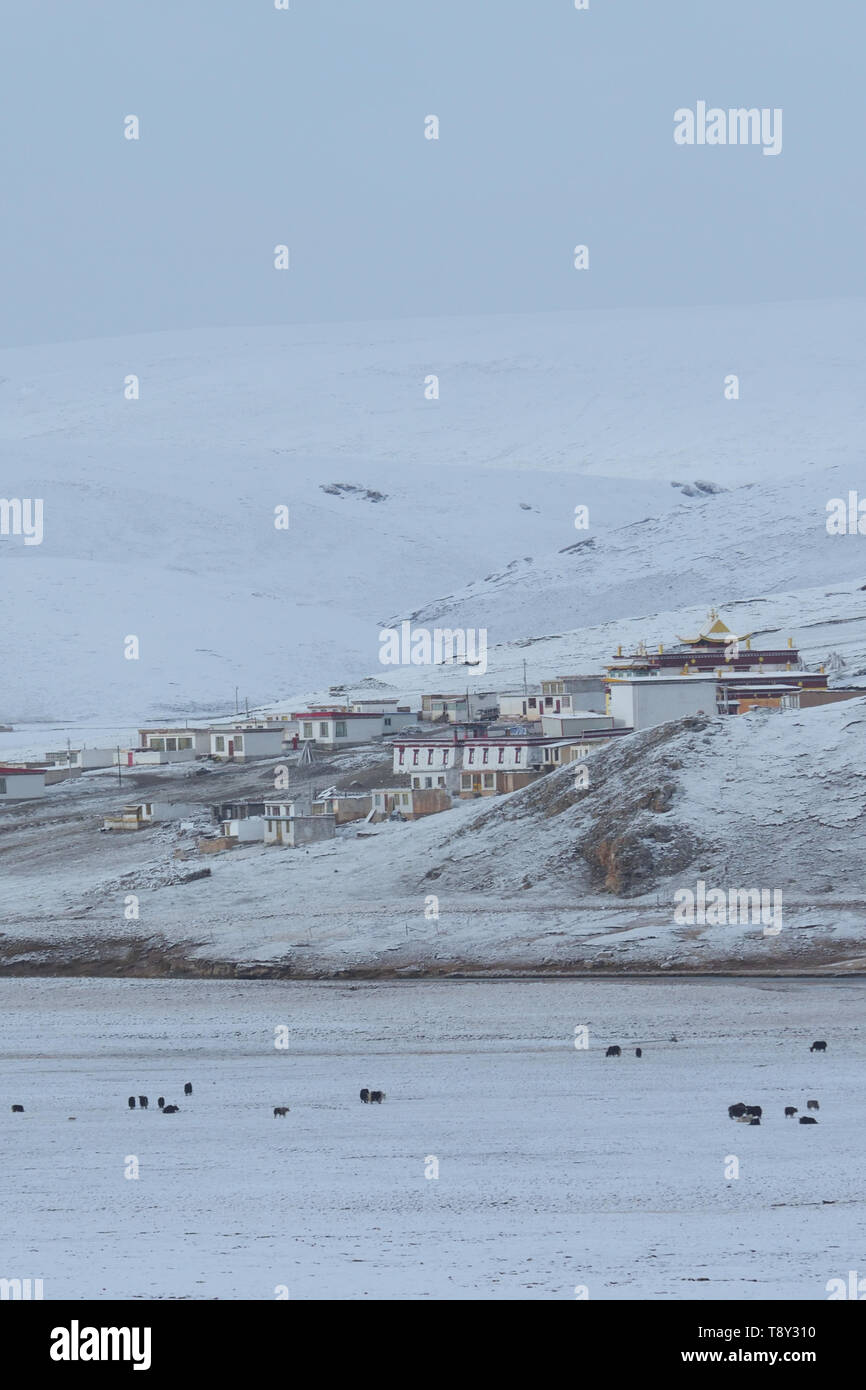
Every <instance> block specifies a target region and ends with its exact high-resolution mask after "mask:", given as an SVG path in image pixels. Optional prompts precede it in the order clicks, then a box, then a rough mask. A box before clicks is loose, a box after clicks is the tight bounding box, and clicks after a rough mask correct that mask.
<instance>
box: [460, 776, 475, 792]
mask: <svg viewBox="0 0 866 1390" xmlns="http://www.w3.org/2000/svg"><path fill="white" fill-rule="evenodd" d="M460 789H461V791H464V792H471V790H472V773H471V772H461V774H460Z"/></svg>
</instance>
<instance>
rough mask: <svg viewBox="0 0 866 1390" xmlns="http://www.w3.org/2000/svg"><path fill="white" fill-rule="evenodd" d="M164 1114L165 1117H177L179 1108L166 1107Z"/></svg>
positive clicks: (173, 1106)
mask: <svg viewBox="0 0 866 1390" xmlns="http://www.w3.org/2000/svg"><path fill="white" fill-rule="evenodd" d="M162 1113H163V1115H176V1114H177V1106H176V1105H166V1106H165V1107H164V1109H163V1112H162Z"/></svg>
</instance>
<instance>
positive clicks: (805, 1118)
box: [800, 1115, 818, 1125]
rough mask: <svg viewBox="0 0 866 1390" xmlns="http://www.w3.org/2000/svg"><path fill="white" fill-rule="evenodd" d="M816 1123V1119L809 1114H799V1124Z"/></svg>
mask: <svg viewBox="0 0 866 1390" xmlns="http://www.w3.org/2000/svg"><path fill="white" fill-rule="evenodd" d="M817 1123H818V1121H817V1120H815V1119H813V1118H812V1116H811V1115H801V1116H800V1124H801V1125H816V1124H817Z"/></svg>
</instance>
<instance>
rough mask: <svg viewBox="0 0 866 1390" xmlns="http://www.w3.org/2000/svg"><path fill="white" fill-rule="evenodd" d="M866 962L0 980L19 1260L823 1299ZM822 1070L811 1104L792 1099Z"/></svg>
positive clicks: (849, 1232) (5, 1197)
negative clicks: (143, 1105) (439, 975)
mask: <svg viewBox="0 0 866 1390" xmlns="http://www.w3.org/2000/svg"><path fill="white" fill-rule="evenodd" d="M864 989H866V985H864V983H863V982H862V981H860V980H846V981H822V982H820V983H818V982H809V983H805V982H802V983H797V982H791V981H788V982H782V981H757V980H753V981H748V982H747V981H740V982H737V983H732V982H729V981H724V980H721V981H716V982H709V981H707V982H694V983H688V984H684V983H681V982H673V981H657V982H655V983H638V982H635V981H632V982H592V983H587V982H576V981H558V982H532V981H525V982H520V983H516V982H508V981H501V982H495V983H494V982H488V981H485V982H477V981H465V982H462V983H447V984H446V983H439V984H437V983H423V984H422V983H409V982H403V983H399V984H375V985H374V984H357V985H352V986H347V985H345V984H343V985H340V984H294V985H283V984H273V983H264V982H257V983H244V984H238V983H236V982H224V983H215V982H194V983H186V982H163V981H159V982H157V981H135V982H133V981H108V980H101V981H93V980H88V979H82V980H76V981H61V980H47V981H39V982H37V981H23V980H15V981H10V980H2V981H0V1144H2V1150H3V1155H4V1180H3V1182H2V1184H0V1230H2V1241H0V1250H2V1255H0V1276H2V1277H6V1278H42V1279H44V1281H45V1282H44V1294H45V1298H46V1299H60V1298H72V1299H79V1298H105V1299H108V1298H120V1299H136V1298H145V1299H151V1298H193V1299H212V1298H221V1299H226V1298H248V1299H272V1298H274V1297H275V1296H276V1292H277V1289H278V1287H279V1286H285V1288H287V1289H288V1294H289V1297H290V1298H291V1299H295V1300H304V1299H315V1298H334V1299H377V1298H386V1299H425V1298H431V1299H442V1298H467V1299H485V1300H486V1299H550V1300H558V1299H565V1300H572V1299H574V1298H575V1290H576V1289H577V1288H578V1287H580V1286H584V1287H585V1288H586V1289H587V1290H588V1296H589V1298H590V1299H591V1300H599V1299H636V1298H642V1299H665V1300H679V1299H696V1298H697V1299H735V1298H736V1299H747V1300H761V1299H769V1298H783V1299H795V1300H806V1301H810V1300H815V1299H824V1298H826V1297H827V1291H826V1285H827V1282H828V1281H829V1280H830V1279H834V1278H841V1279H844V1280H847V1277H848V1271H849V1270H850V1269H855V1270H861V1271H862V1270H863V1268H864V1265H866V1189H864V1183H863V1149H862V1134H863V1127H864V1123H866V1097H864V1092H863V1087H862V1075H863V1069H864V1065H866V1034H864V1029H863V1003H864V998H863V992H864ZM281 1025H287V1027H288V1041H289V1045H288V1048H287V1049H286V1050H278V1049H277V1048H275V1046H274V1041H275V1030H276V1029H277V1028H278V1027H280V1026H281ZM584 1025H585V1026H587V1027H588V1029H589V1048H588V1050H578V1049H576V1048H575V1046H574V1041H575V1029H576V1028H578V1027H581V1026H584ZM673 1036H676V1038H677V1039H678V1041H677V1042H674V1041H671V1039H672V1037H673ZM815 1038H826V1039H827V1041H828V1051H827V1053H826V1055H820V1054H817V1053H815V1054H811V1053H810V1052H809V1045H810V1043H811V1042H812V1041H813V1039H815ZM609 1043H618V1044H620V1045H621V1046H622V1048H623V1056H622V1058H621V1059H619V1060H614V1059H611V1060H608V1059H606V1058H605V1057H604V1049H605V1047H606V1046H607V1045H608V1044H609ZM635 1046H641V1047H642V1048H643V1057H642V1058H641V1059H639V1060H638V1059H637V1058H636V1057H635V1056H634V1047H635ZM186 1081H191V1082H192V1083H193V1087H194V1094H193V1096H192V1097H191V1098H190V1099H188V1100H187V1099H185V1098H184V1096H183V1085H184V1083H185V1082H186ZM362 1086H368V1087H374V1088H380V1089H383V1090H384V1091H385V1092H386V1093H387V1099H386V1101H385V1103H384V1104H383V1105H382V1106H364V1105H362V1104H361V1103H360V1101H359V1098H358V1093H359V1090H360V1088H361V1087H362ZM130 1094H135V1095H138V1094H146V1095H148V1097H149V1099H150V1109H149V1110H148V1111H147V1112H141V1111H139V1110H137V1109H136V1111H135V1112H132V1111H130V1110H129V1109H128V1108H127V1096H128V1095H130ZM158 1095H164V1096H165V1098H166V1100H167V1101H168V1102H169V1103H171V1102H175V1101H176V1102H177V1103H178V1104H179V1105H180V1111H179V1113H178V1114H176V1115H170V1116H165V1115H162V1114H160V1113H159V1111H158V1110H157V1109H156V1098H157V1096H158ZM811 1098H815V1099H817V1100H818V1101H819V1103H820V1111H819V1112H818V1116H817V1118H818V1120H819V1123H818V1124H817V1125H814V1126H801V1125H799V1124H798V1123H797V1122H796V1121H792V1120H789V1119H785V1118H784V1117H783V1110H784V1106H786V1105H795V1106H797V1107H798V1108H799V1110H800V1111H801V1112H803V1113H805V1110H806V1101H807V1100H808V1099H811ZM740 1100H742V1101H744V1102H746V1103H747V1104H757V1105H761V1106H762V1107H763V1110H764V1116H763V1121H762V1124H761V1126H758V1127H750V1126H747V1125H739V1124H736V1123H734V1122H732V1121H731V1120H729V1119H728V1115H727V1107H728V1105H730V1104H732V1103H733V1102H735V1101H740ZM12 1104H22V1105H23V1106H24V1107H25V1113H24V1114H23V1115H13V1114H12V1113H11V1110H10V1106H11V1105H12ZM281 1104H288V1105H289V1106H290V1108H291V1110H290V1114H289V1115H288V1116H287V1117H286V1118H285V1119H275V1118H274V1116H273V1107H274V1106H275V1105H281ZM68 1116H75V1119H74V1121H72V1120H69V1119H68V1118H67V1117H68ZM133 1157H135V1158H137V1160H138V1164H139V1177H138V1179H137V1180H134V1179H127V1178H125V1177H124V1172H125V1170H129V1167H130V1164H131V1159H132V1158H133ZM432 1159H437V1160H438V1164H439V1169H438V1177H437V1178H433V1177H430V1178H427V1177H425V1170H426V1171H433V1170H432V1164H431V1160H432ZM733 1159H736V1160H738V1163H739V1176H738V1177H736V1178H733V1177H731V1176H730V1173H731V1171H732V1160H733ZM726 1174H727V1175H726Z"/></svg>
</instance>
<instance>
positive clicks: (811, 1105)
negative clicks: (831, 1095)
mask: <svg viewBox="0 0 866 1390" xmlns="http://www.w3.org/2000/svg"><path fill="white" fill-rule="evenodd" d="M806 1109H807V1110H820V1109H821V1107H820V1105H819V1104H818V1102H817V1101H816V1100H807V1101H806Z"/></svg>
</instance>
